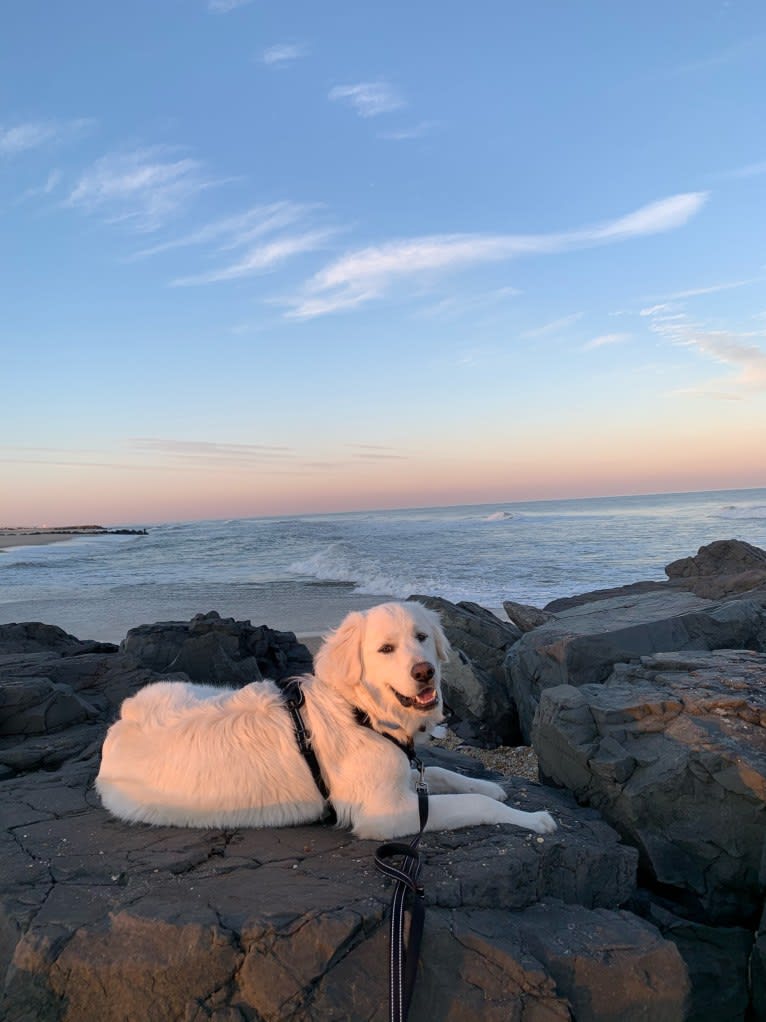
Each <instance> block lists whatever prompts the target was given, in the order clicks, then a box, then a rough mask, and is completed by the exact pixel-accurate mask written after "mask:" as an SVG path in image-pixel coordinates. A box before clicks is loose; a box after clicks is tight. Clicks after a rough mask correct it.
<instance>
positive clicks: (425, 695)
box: [415, 688, 436, 706]
mask: <svg viewBox="0 0 766 1022" xmlns="http://www.w3.org/2000/svg"><path fill="white" fill-rule="evenodd" d="M435 698H436V689H435V688H424V689H423V691H422V692H418V694H417V695H416V696H415V702H416V703H421V705H423V706H427V705H428V703H432V702H433V701H434V699H435Z"/></svg>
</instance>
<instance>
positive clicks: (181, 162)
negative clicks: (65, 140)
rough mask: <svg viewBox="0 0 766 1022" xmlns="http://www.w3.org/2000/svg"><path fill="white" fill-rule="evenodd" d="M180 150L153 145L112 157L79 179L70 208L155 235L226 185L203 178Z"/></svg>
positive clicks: (196, 163) (197, 165)
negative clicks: (212, 190) (203, 195)
mask: <svg viewBox="0 0 766 1022" xmlns="http://www.w3.org/2000/svg"><path fill="white" fill-rule="evenodd" d="M177 155H178V153H177V150H175V149H173V148H171V147H168V146H153V147H149V148H146V149H136V150H133V151H129V152H119V153H111V154H109V155H107V156H103V157H102V158H101V159H99V160H97V161H96V162H95V163H94V164H93V165H92V166H91V167H90V168H89V169H88V170H87V171H85V173H84V174H83V175H82V176H81V177H80V180H79V181H78V182H77V184H76V185H75V187H74V188H73V189H72V191H71V193H70V194H69V196H68V198H67V200H66V204H67V205H69V206H75V207H79V208H82V209H85V210H86V211H88V212H91V213H100V214H103V215H104V216H105V217H106V218H107V219H108V220H109V221H110V222H112V223H117V222H127V223H128V224H129V225H130V226H132V227H133V228H134V229H136V230H138V231H154V230H156V229H157V228H158V227H160V226H161V225H162V224H163V223H164V222H165V221H166V220H167V219H168V218H169V217H171V216H172V215H173V214H174V213H176V211H177V210H179V209H180V208H181V207H183V206H185V205H186V204H187V202H188V201H189V200H190V199H192V198H193V197H195V196H196V195H198V194H199V193H200V192H201V191H203V190H204V189H206V188H210V187H213V186H214V185H217V184H221V183H222V182H220V181H213V180H210V179H208V178H207V177H206V176H205V175H204V174H203V167H202V164H201V163H200V162H199V161H198V160H195V159H191V158H189V157H183V158H176V156H177Z"/></svg>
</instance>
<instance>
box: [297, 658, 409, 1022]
mask: <svg viewBox="0 0 766 1022" xmlns="http://www.w3.org/2000/svg"><path fill="white" fill-rule="evenodd" d="M277 684H278V686H279V688H280V690H281V692H282V697H283V699H284V701H285V706H286V708H287V710H288V711H289V713H290V716H291V717H292V721H293V729H294V730H295V739H296V741H297V743H298V748H299V749H300V751H301V755H302V756H303V758H304V759H305V760H306V763H307V765H308V768H309V770H310V771H311V776H312V777H313V778H314V783H315V784H316V786H317V788H318V790H319V792H320V793H321V795H322V798H323V799H324V800H325V807H324V812H323V813H322V817H321V822H322V823H325V824H329V825H334V824H335V823H337V820H338V817H337V814H336V812H335V807H334V806H333V804H332V802H331V801H330V790H329V788H328V787H327V784H326V783H325V779H324V777H323V776H322V771H321V768H320V766H319V761H318V760H317V758H316V754H315V753H314V750H313V748H312V747H311V732H310V731H309V730H308V729H307V728H306V725H305V724H304V722H303V716H302V715H301V707H302V706H303V705H304V704H305V702H306V698H305V696H304V694H303V689H302V688H301V683H300V680H299V679H298V678H289V679H287V680H286V681H280V682H277ZM354 719H355V720H356V722H357V724H359V725H360V727H368V728H370V730H371V731H375V734H377V735H380V736H381V738H387V739H388V740H389V741H390V742H393V744H394V745H396V746H397V748H399V749H401V751H402V752H403V753H404V754H405V756H406V757H407V759H408V760H409V761H410V764H411V765H412V766H413V767H415V768H416V769H417V770H418V771H419V777H418V781H417V783H416V785H415V790H416V792H417V796H418V817H419V823H420V830H419V831H418V833H417V834H416V835H415V837H414V838H413V839H412V841H410V843H409V844H405V843H404V842H402V841H387V842H386V843H385V844H382V845H380V847H379V848H378V850H377V851H376V853H375V866H376V868H377V869H378V870H379V871H380V872H381V873H383V875H384V876H387V877H389V878H390V879H391V880H393V881H394V882H395V887H394V895H393V898H392V900H391V943H390V952H391V958H390V963H389V979H390V985H389V1018H390V1022H407V1015H408V1013H409V1010H410V1001H411V1000H412V992H413V990H414V989H415V979H416V977H417V967H418V956H419V953H420V942H421V938H422V936H423V924H424V922H425V914H426V912H425V906H424V893H425V892H424V890H423V887H422V885H421V884H420V883H418V880H419V878H420V870H421V868H422V865H423V861H422V859H421V856H420V852H419V851H418V845H419V844H420V839H421V837H422V836H423V831H424V830H425V827H426V823H427V822H428V785H427V784H426V782H425V775H424V769H423V764H422V763H421V762H420V760H419V759H418V757H417V756H416V755H415V743H414V742H413V740H412V739H410V740H409V741H407V742H400V741H399V739H397V738H394V736H393V735H390V734H388V733H387V732H385V731H376V730H375V728H374V727H373V726H372V721H371V720H370V717H369V715H368V714H366V713H365V712H364V711H363V710H360V709H359V708H358V707H354ZM397 858H398V859H399V860H400V861H399V862H398V863H397V862H394V861H390V860H394V859H397ZM408 894H409V895H411V902H412V904H411V908H410V929H409V934H408V939H407V942H406V943H405V940H404V910H405V902H406V900H407V895H408Z"/></svg>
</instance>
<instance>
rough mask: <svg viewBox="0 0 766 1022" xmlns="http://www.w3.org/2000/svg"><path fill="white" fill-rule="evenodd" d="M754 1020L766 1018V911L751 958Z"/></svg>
mask: <svg viewBox="0 0 766 1022" xmlns="http://www.w3.org/2000/svg"><path fill="white" fill-rule="evenodd" d="M750 984H751V993H752V1004H753V1018H755V1019H762V1018H766V909H764V912H763V915H762V916H761V921H760V924H759V926H758V932H757V933H756V935H755V944H754V945H753V952H752V955H751V956H750Z"/></svg>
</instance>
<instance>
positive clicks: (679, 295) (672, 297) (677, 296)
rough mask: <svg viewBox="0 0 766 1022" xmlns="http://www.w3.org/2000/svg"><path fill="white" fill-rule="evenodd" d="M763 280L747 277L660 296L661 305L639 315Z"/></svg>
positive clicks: (761, 277) (759, 282)
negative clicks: (674, 303)
mask: <svg viewBox="0 0 766 1022" xmlns="http://www.w3.org/2000/svg"><path fill="white" fill-rule="evenodd" d="M764 280H766V277H765V276H760V277H747V278H745V279H744V280H726V281H722V282H720V283H717V284H707V285H706V286H704V287H692V288H688V289H687V290H685V291H674V292H673V293H672V294H669V295H662V296H661V297H659V298H658V300H659V301H660V302H662V303H663V304H662V305H657V306H653V307H652V308H650V309H644V310H642V311H641V315H642V316H645V315H651V314H652V313H653V312H654V311H656V310H657V309H661V308H666V307H667V306H666V305H665V304H664V303H668V302H676V301H681V300H682V299H685V298H698V297H699V296H700V295H712V294H715V293H716V292H717V291H733V290H736V289H737V288H740V287H749V286H750V285H751V284H761V283H763V282H764ZM645 300H649V299H645Z"/></svg>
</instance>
